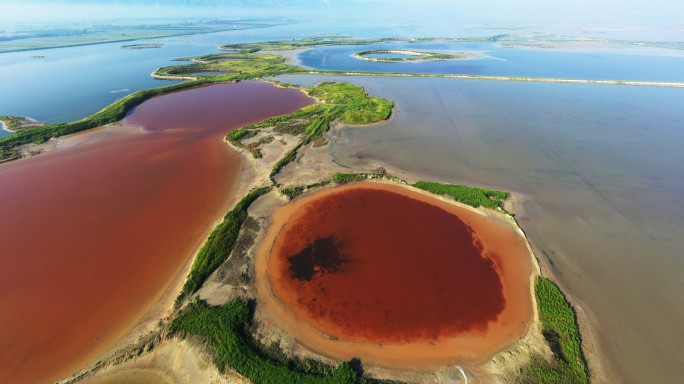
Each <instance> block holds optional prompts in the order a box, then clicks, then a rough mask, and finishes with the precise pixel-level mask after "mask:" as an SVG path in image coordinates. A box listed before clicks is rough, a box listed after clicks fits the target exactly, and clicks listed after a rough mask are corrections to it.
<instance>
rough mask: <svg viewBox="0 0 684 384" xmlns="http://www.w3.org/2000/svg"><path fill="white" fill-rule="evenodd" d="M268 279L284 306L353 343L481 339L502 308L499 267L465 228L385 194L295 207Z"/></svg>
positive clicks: (421, 204)
mask: <svg viewBox="0 0 684 384" xmlns="http://www.w3.org/2000/svg"><path fill="white" fill-rule="evenodd" d="M269 271H270V274H271V280H272V289H273V292H274V294H275V295H276V296H277V297H278V298H279V299H280V301H281V302H283V303H284V304H285V305H286V306H287V307H289V308H291V309H292V310H293V311H294V312H295V313H298V314H299V315H300V316H301V317H303V318H305V319H307V320H308V321H310V322H311V323H313V324H314V326H315V327H316V328H318V329H319V330H320V331H322V332H323V333H325V334H327V335H329V336H332V337H336V338H340V339H344V340H346V341H352V342H372V343H403V342H411V341H416V340H424V339H439V338H441V337H443V336H453V335H455V334H459V333H463V332H470V331H485V330H486V329H487V326H488V324H489V323H490V322H493V321H495V320H496V319H497V317H498V315H499V314H500V313H501V312H502V311H503V309H504V307H505V305H506V300H505V298H504V288H503V285H502V280H501V277H500V273H499V270H498V267H497V264H496V262H495V261H494V260H493V259H492V258H490V257H489V255H488V254H487V252H486V251H485V250H484V249H483V245H482V243H481V241H480V240H478V238H477V236H476V235H475V233H474V232H473V230H471V228H470V227H469V226H468V225H467V224H466V223H465V222H464V221H463V220H461V219H460V218H459V217H458V216H457V215H454V214H453V213H452V212H448V211H446V210H444V209H442V208H440V207H438V206H436V205H432V204H429V203H427V202H425V201H421V200H417V199H414V198H411V197H408V196H406V195H404V194H400V193H395V192H392V191H389V190H383V189H364V188H354V189H345V190H342V191H339V192H337V193H334V194H329V195H325V196H322V197H319V198H316V199H313V200H310V201H308V202H307V203H306V204H305V205H303V206H301V207H299V208H298V210H297V211H296V212H295V213H294V214H292V215H291V216H290V217H289V219H288V221H287V223H286V224H285V225H284V226H283V228H282V230H281V232H280V233H279V234H278V237H277V238H276V241H275V243H274V245H273V248H272V251H271V258H270V260H269Z"/></svg>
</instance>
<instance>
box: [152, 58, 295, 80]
mask: <svg viewBox="0 0 684 384" xmlns="http://www.w3.org/2000/svg"><path fill="white" fill-rule="evenodd" d="M179 60H180V61H192V62H193V63H192V64H185V65H173V66H169V67H163V68H159V69H158V70H157V71H156V72H155V75H156V76H167V77H178V76H181V77H186V76H191V77H196V78H211V79H212V80H214V81H238V80H249V79H258V78H263V77H269V76H278V75H283V74H287V73H302V72H304V71H305V70H304V69H303V68H300V67H296V66H294V65H289V64H285V58H284V57H282V56H278V55H267V54H259V53H249V52H240V53H220V54H215V55H206V56H199V57H194V58H185V59H179ZM197 72H218V73H217V74H211V75H196V74H195V73H197ZM220 72H225V73H220Z"/></svg>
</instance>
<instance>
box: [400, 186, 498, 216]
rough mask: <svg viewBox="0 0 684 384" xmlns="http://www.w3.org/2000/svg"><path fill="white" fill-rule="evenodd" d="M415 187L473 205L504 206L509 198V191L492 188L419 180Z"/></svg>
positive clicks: (486, 206)
mask: <svg viewBox="0 0 684 384" xmlns="http://www.w3.org/2000/svg"><path fill="white" fill-rule="evenodd" d="M413 186H414V187H416V188H419V189H422V190H424V191H428V192H430V193H434V194H435V195H447V196H449V197H451V198H452V199H454V200H456V201H458V202H461V203H463V204H467V205H470V206H471V207H475V208H477V207H480V206H482V207H485V208H492V209H494V208H502V209H503V202H504V201H505V200H506V198H508V192H503V191H496V190H492V189H482V188H476V187H467V186H465V185H454V184H439V183H434V182H430V181H419V182H417V183H415V184H413Z"/></svg>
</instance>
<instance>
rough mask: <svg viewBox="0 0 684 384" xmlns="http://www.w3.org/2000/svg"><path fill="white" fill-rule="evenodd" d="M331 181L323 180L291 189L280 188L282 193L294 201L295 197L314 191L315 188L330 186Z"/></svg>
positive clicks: (291, 187)
mask: <svg viewBox="0 0 684 384" xmlns="http://www.w3.org/2000/svg"><path fill="white" fill-rule="evenodd" d="M330 182H331V180H323V181H319V182H318V183H313V184H308V185H293V186H290V187H283V188H280V192H281V193H282V194H283V195H285V196H287V197H288V198H290V200H292V199H294V198H295V197H297V196H299V195H301V194H302V193H304V192H306V191H308V190H310V189H314V188H319V187H322V186H324V185H328V184H330Z"/></svg>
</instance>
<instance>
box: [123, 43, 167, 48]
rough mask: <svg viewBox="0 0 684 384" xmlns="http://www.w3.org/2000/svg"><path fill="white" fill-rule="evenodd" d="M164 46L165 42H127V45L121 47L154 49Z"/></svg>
mask: <svg viewBox="0 0 684 384" xmlns="http://www.w3.org/2000/svg"><path fill="white" fill-rule="evenodd" d="M163 46H164V44H126V45H122V46H121V48H124V49H152V48H161V47H163Z"/></svg>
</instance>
